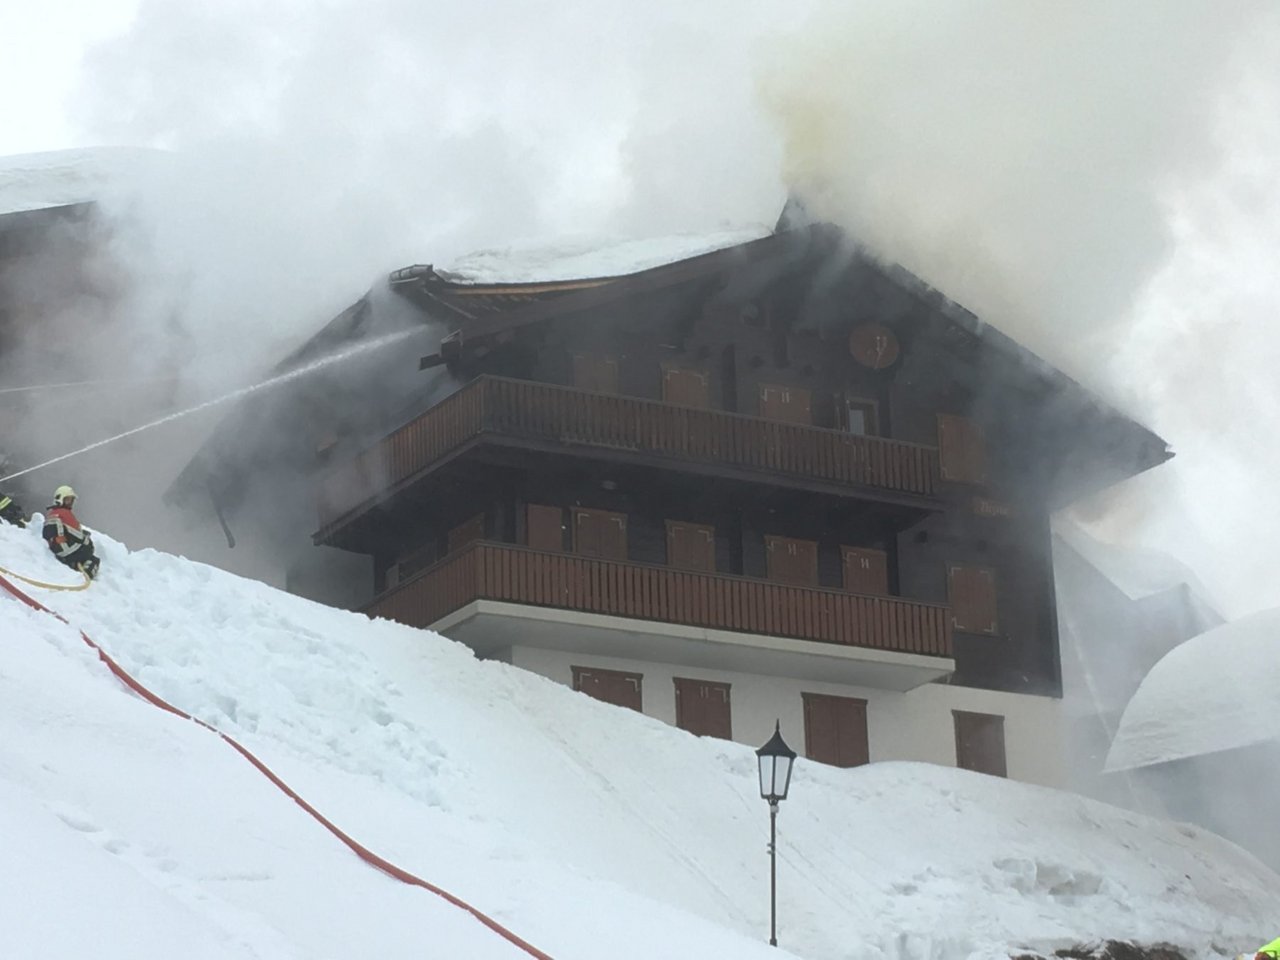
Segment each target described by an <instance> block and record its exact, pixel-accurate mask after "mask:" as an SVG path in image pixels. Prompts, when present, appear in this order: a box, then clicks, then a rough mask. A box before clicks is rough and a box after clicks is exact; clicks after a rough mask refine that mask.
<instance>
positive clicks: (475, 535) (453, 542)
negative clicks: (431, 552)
mask: <svg viewBox="0 0 1280 960" xmlns="http://www.w3.org/2000/svg"><path fill="white" fill-rule="evenodd" d="M483 539H484V514H483V513H477V514H476V515H475V516H474V517H472V518H471V519H470V520H468V521H467V522H466V523H460V524H458V525H457V526H456V527H454V528H453V529H452V530H450V531H449V552H450V553H454V552H456V551H458V550H461V549H462V548H463V547H465V546H466V545H467V544H468V543H471V541H473V540H483Z"/></svg>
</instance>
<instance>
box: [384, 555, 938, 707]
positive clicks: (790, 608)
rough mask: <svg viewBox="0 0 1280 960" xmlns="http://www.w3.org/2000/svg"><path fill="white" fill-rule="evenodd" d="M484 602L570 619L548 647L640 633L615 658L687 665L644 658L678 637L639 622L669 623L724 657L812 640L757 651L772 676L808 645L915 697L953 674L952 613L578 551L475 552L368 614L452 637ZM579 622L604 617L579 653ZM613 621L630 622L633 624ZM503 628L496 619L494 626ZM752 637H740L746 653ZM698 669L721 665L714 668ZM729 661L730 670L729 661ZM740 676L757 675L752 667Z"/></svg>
mask: <svg viewBox="0 0 1280 960" xmlns="http://www.w3.org/2000/svg"><path fill="white" fill-rule="evenodd" d="M476 601H497V602H498V603H497V604H495V606H502V607H507V605H513V604H518V605H525V606H532V607H541V608H554V610H556V611H566V612H569V613H567V614H565V615H557V616H556V617H555V622H554V624H553V625H552V629H551V630H550V631H548V634H549V635H550V636H551V637H552V638H553V639H552V640H551V641H550V643H549V645H551V646H556V647H558V648H560V649H594V650H595V651H596V652H606V651H605V650H603V649H600V648H599V646H597V645H598V644H601V643H603V642H605V641H604V639H603V638H604V637H605V635H607V634H609V633H611V632H612V633H615V634H616V633H621V632H626V633H628V634H629V635H630V639H629V640H627V641H626V644H627V645H626V646H621V647H615V648H613V649H612V650H610V651H608V652H612V653H614V654H617V655H622V656H631V657H636V658H640V659H666V660H668V661H672V662H678V661H679V660H680V656H679V654H678V653H677V654H674V655H673V654H671V653H669V652H665V653H664V654H663V655H662V656H659V655H658V653H657V652H654V651H650V655H648V656H647V655H646V653H645V648H646V646H648V645H650V644H655V645H656V644H657V643H659V642H662V643H665V644H666V647H665V648H664V649H665V650H666V651H669V650H670V649H671V648H672V645H673V643H674V642H675V641H673V639H672V636H671V632H668V634H667V635H666V636H661V635H660V634H659V633H658V632H655V631H653V630H646V627H645V625H644V624H636V623H635V621H654V622H656V623H654V624H651V625H650V626H654V627H656V626H660V625H663V624H671V625H679V626H683V627H692V628H701V632H697V631H686V632H685V633H684V637H686V638H693V639H695V640H696V641H698V642H702V645H703V646H704V647H705V646H707V643H706V640H707V634H708V632H713V633H716V634H718V635H719V636H720V646H721V648H722V649H729V648H732V647H733V646H734V645H735V643H737V642H738V641H735V639H734V637H733V636H731V635H734V634H736V635H743V634H752V635H755V638H757V639H759V638H790V640H801V641H811V643H807V644H794V643H791V644H789V645H788V644H787V643H786V642H782V641H779V645H777V647H776V649H771V650H769V651H767V654H768V656H771V657H772V658H773V659H772V661H770V662H769V663H768V664H764V661H763V660H761V659H760V657H762V656H764V655H765V654H764V653H761V652H760V651H761V650H762V649H763V645H762V644H759V643H757V644H756V645H755V651H754V652H755V654H756V655H757V659H756V661H755V662H756V664H757V665H758V666H759V669H760V670H761V671H762V672H763V671H768V672H783V673H785V672H786V671H787V669H788V667H789V666H790V664H788V663H785V662H781V660H780V658H782V657H788V656H789V657H791V658H792V662H793V663H794V662H795V661H798V660H800V659H804V657H805V653H806V649H805V648H807V653H808V655H809V656H808V659H809V660H810V661H811V663H810V669H814V667H813V664H814V663H816V661H815V656H817V657H820V656H822V655H823V651H824V650H826V651H827V652H828V653H829V654H830V656H831V657H833V658H834V657H844V658H846V659H848V660H856V659H859V658H861V659H862V660H863V661H864V664H863V666H864V667H865V661H866V660H867V659H868V658H870V659H872V660H874V661H875V663H874V664H873V666H874V668H875V669H876V670H879V671H880V674H881V675H882V676H888V675H889V674H890V673H892V674H893V675H894V676H895V678H896V679H894V680H893V682H892V683H884V684H881V685H886V686H892V687H893V688H895V689H910V688H911V687H912V686H914V685H918V684H919V683H923V682H927V681H928V680H932V679H936V678H937V677H939V676H942V675H945V674H946V673H948V672H950V670H951V669H952V668H953V666H954V664H953V662H952V661H951V659H950V658H951V657H952V646H951V616H950V610H949V609H948V608H947V607H945V606H941V605H938V604H930V603H918V602H915V601H910V600H902V599H899V598H896V597H871V596H862V595H859V594H852V593H845V592H843V591H839V590H830V589H824V588H820V587H800V586H792V585H789V584H784V583H774V582H771V581H767V580H753V579H749V578H746V577H738V576H730V575H726V574H716V573H700V572H696V571H688V570H678V569H674V568H671V567H660V566H651V565H646V564H639V563H627V562H622V561H614V560H600V559H594V558H590V557H581V556H576V555H574V554H565V553H543V552H539V551H535V550H530V549H528V548H526V547H519V546H512V545H510V544H499V543H487V542H475V543H472V544H470V545H468V546H467V547H464V548H463V549H462V550H460V551H458V552H456V553H454V554H451V555H450V556H448V557H446V558H445V559H444V560H442V561H440V562H439V563H437V564H436V565H435V566H433V567H430V568H428V569H427V570H425V571H423V572H422V573H421V574H419V575H417V576H416V577H414V578H413V579H410V580H407V581H405V582H404V583H402V584H400V585H399V586H397V587H395V588H393V589H391V590H389V591H387V592H386V593H384V594H382V595H381V596H380V597H378V598H377V599H376V600H374V602H373V603H372V604H370V605H369V606H368V607H367V608H366V610H365V612H366V613H368V614H369V615H370V616H375V617H385V618H387V619H391V620H397V621H399V622H401V623H405V624H409V625H410V626H415V627H435V628H436V629H439V630H441V631H442V632H444V633H446V634H447V635H449V636H454V635H455V633H454V631H453V630H451V629H450V626H451V624H450V615H452V614H456V612H457V611H460V610H462V609H463V608H466V607H468V606H469V605H475V604H476ZM547 612H548V613H550V611H547ZM574 614H577V615H600V616H599V617H596V618H590V617H587V618H585V620H589V621H590V622H582V621H584V618H583V617H581V616H579V617H578V618H577V619H578V621H579V626H580V628H581V630H582V633H583V636H584V637H586V640H585V641H583V642H579V643H578V645H577V646H567V645H566V639H567V638H568V637H569V633H570V631H571V630H572V629H573V624H574V622H575V618H574ZM612 618H625V621H624V620H618V619H612ZM493 619H494V618H493V616H492V615H490V623H491V624H492V621H493ZM507 619H508V620H512V619H513V618H512V617H510V616H508V617H507ZM543 619H544V620H545V619H546V618H545V617H544V618H543ZM525 623H528V620H525ZM495 632H496V628H495V627H493V626H492V625H491V626H490V628H489V629H488V631H487V633H488V636H485V633H486V631H484V630H481V631H479V634H480V636H479V638H478V640H479V641H480V642H475V641H476V640H477V637H476V633H477V631H472V634H471V635H469V636H468V635H458V636H457V639H461V640H464V641H465V642H468V643H471V644H472V645H473V646H477V647H479V648H481V652H484V649H483V647H484V644H485V643H487V645H488V647H489V648H494V647H498V646H501V645H502V644H501V643H498V642H496V641H494V640H493V636H494V634H495ZM507 634H508V635H509V636H512V637H514V638H516V639H515V640H514V641H512V640H508V641H506V644H507V645H511V643H512V642H515V643H517V644H527V645H531V646H536V645H537V642H536V640H535V639H534V638H533V637H532V635H531V631H530V630H529V629H528V628H527V626H521V627H518V628H515V629H508V630H507ZM748 639H749V638H746V637H741V638H739V640H740V641H741V643H743V644H745V643H746V642H747V640H748ZM676 640H679V637H677V638H676ZM681 642H687V641H681ZM836 646H838V647H842V648H857V649H856V650H852V649H846V650H845V651H843V652H840V651H835V650H833V649H831V648H832V647H836ZM797 651H799V652H797ZM730 652H732V651H730ZM893 655H900V656H893ZM686 662H693V661H686ZM699 662H700V663H703V664H704V665H718V662H717V661H715V660H711V661H708V660H705V659H704V660H702V661H699ZM724 662H728V657H727V656H726V658H725V661H724ZM780 663H781V666H780V665H779V664H780ZM839 667H840V664H838V663H837V664H835V667H833V666H832V665H831V663H826V664H820V665H818V667H817V669H816V675H815V676H814V679H823V678H827V679H836V678H837V677H841V676H843V678H844V679H850V678H851V675H849V674H848V673H847V671H846V673H845V674H840V673H839V672H838V668H839ZM742 668H743V669H751V664H750V663H748V664H746V666H743V667H742ZM904 678H905V679H904ZM851 682H869V683H875V682H876V681H874V680H872V681H866V680H864V679H861V676H860V675H859V676H853V677H852V680H851Z"/></svg>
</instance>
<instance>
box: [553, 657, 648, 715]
mask: <svg viewBox="0 0 1280 960" xmlns="http://www.w3.org/2000/svg"><path fill="white" fill-rule="evenodd" d="M570 669H572V671H573V689H575V690H579V691H581V692H582V693H585V694H586V695H587V696H589V697H593V698H595V699H596V700H603V701H604V702H605V703H612V704H614V705H615V706H619V707H629V708H630V709H632V710H640V709H641V706H640V704H641V688H640V684H641V681H642V680H643V674H639V673H623V672H622V671H620V670H601V669H599V668H596V667H571V668H570Z"/></svg>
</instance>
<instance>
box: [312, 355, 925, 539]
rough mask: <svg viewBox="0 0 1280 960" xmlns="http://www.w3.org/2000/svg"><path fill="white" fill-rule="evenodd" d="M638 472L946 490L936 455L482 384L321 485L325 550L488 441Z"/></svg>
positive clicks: (561, 390) (633, 401) (782, 427)
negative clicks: (358, 520) (647, 466)
mask: <svg viewBox="0 0 1280 960" xmlns="http://www.w3.org/2000/svg"><path fill="white" fill-rule="evenodd" d="M482 439H483V440H484V441H486V442H494V443H508V444H512V445H517V446H526V447H528V446H533V447H537V448H539V449H557V450H559V449H572V450H574V451H576V452H585V453H588V454H590V455H595V456H603V457H614V458H625V459H629V460H630V461H631V462H642V463H651V464H653V463H657V464H668V465H672V466H675V467H677V468H684V469H697V468H703V469H705V468H716V469H719V470H720V471H723V472H725V473H726V474H731V475H733V476H735V477H738V478H742V479H757V480H760V481H762V482H768V483H785V482H786V481H787V480H788V479H791V480H793V481H806V482H809V483H811V484H818V485H820V486H821V488H822V489H844V490H846V491H848V492H851V493H852V492H856V491H858V490H861V491H864V492H869V493H871V494H878V495H880V496H883V497H885V498H886V499H889V500H892V501H896V502H904V503H910V504H913V505H920V504H923V503H927V502H929V501H930V500H931V498H933V497H934V496H935V493H936V490H937V486H938V451H937V448H936V447H929V446H923V445H920V444H913V443H904V442H902V441H897V440H887V439H884V438H881V437H868V436H859V435H856V434H849V433H843V432H841V431H838V430H828V429H824V428H822V427H810V426H804V425H801V424H793V423H782V422H778V421H773V420H764V419H761V418H759V417H748V416H743V415H741V414H735V413H727V412H725V411H722V410H704V409H697V408H692V407H680V406H676V405H674V404H669V403H661V402H658V401H654V400H642V399H639V398H636V397H621V396H611V395H606V394H599V393H590V392H588V391H585V390H575V389H571V388H568V387H559V386H554V385H552V384H545V383H534V382H531V381H525V380H508V379H503V378H499V377H480V378H478V379H477V380H475V381H473V382H471V383H470V384H468V385H467V386H465V387H463V388H462V389H460V390H459V391H457V392H456V393H454V394H452V395H451V396H449V397H448V398H446V399H445V400H443V401H441V402H440V403H438V404H437V405H436V406H434V407H432V408H431V409H430V410H428V411H427V412H426V413H424V414H422V415H421V416H420V417H418V418H417V419H415V420H413V421H412V422H410V423H408V424H406V425H405V426H403V427H401V428H400V429H399V430H396V431H395V432H394V433H392V434H390V435H389V436H387V437H385V438H383V439H382V440H381V441H379V442H378V443H376V444H374V445H373V446H372V447H369V448H367V449H366V450H364V451H363V452H362V453H360V454H359V455H357V456H356V457H354V458H353V459H351V460H349V461H346V462H345V463H342V464H339V465H337V466H336V467H335V468H334V469H333V470H332V471H331V472H330V473H329V474H328V475H327V476H326V477H325V479H324V480H323V482H322V486H321V491H320V504H319V509H320V531H319V532H318V533H317V540H319V541H321V542H323V541H324V540H326V539H327V537H328V536H329V535H330V534H331V533H332V532H334V530H336V529H337V528H338V527H339V526H341V525H342V524H343V523H345V522H346V521H347V520H349V519H351V518H353V517H355V516H358V515H359V514H360V513H362V512H363V511H364V510H366V509H367V508H368V507H369V506H370V505H372V504H373V503H375V502H377V501H378V500H380V499H382V498H384V497H386V496H388V495H392V494H394V493H395V492H396V491H397V490H399V489H401V488H403V487H404V486H406V485H408V484H409V483H411V482H412V481H413V480H414V479H415V478H416V477H417V476H419V475H421V474H423V473H424V472H426V471H428V470H431V469H432V468H433V467H434V466H436V465H438V464H440V463H441V462H443V461H444V460H446V459H447V458H449V457H451V456H452V455H454V454H456V453H457V452H459V451H460V450H461V449H462V448H464V447H466V446H468V445H470V444H473V443H476V442H479V441H480V440H482Z"/></svg>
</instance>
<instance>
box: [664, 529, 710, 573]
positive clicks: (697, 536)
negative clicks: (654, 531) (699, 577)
mask: <svg viewBox="0 0 1280 960" xmlns="http://www.w3.org/2000/svg"><path fill="white" fill-rule="evenodd" d="M667 566H669V567H679V568H680V569H682V570H705V571H707V572H708V573H712V572H714V571H715V569H716V531H715V527H708V526H704V525H702V524H699V523H684V522H682V521H678V520H668V521H667Z"/></svg>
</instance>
